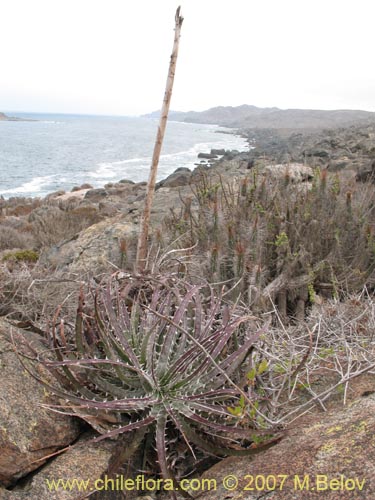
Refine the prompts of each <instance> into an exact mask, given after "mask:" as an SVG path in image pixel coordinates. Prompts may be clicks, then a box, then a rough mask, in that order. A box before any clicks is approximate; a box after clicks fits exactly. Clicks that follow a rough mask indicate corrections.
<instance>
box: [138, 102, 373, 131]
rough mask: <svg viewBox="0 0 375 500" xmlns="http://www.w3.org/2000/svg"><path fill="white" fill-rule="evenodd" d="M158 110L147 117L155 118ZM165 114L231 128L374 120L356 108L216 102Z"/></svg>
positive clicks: (338, 124)
mask: <svg viewBox="0 0 375 500" xmlns="http://www.w3.org/2000/svg"><path fill="white" fill-rule="evenodd" d="M159 116H160V112H159V111H155V112H153V113H150V114H148V115H144V117H147V118H157V117H159ZM169 118H170V119H171V120H175V121H182V122H190V123H209V124H215V125H221V126H226V127H233V128H336V127H346V126H349V125H354V124H359V123H360V124H367V123H375V113H373V112H370V111H360V110H333V111H326V110H315V109H279V108H275V107H273V108H258V107H257V106H251V105H248V104H243V105H242V106H236V107H232V106H218V107H215V108H210V109H207V110H206V111H201V112H198V111H188V112H186V113H185V112H181V111H170V113H169Z"/></svg>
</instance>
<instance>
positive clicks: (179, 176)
mask: <svg viewBox="0 0 375 500" xmlns="http://www.w3.org/2000/svg"><path fill="white" fill-rule="evenodd" d="M190 178H191V170H190V169H189V168H185V167H180V168H178V169H177V170H175V171H174V172H173V174H171V175H169V176H168V177H167V178H166V179H163V180H162V181H160V182H158V183H157V185H156V189H158V188H161V187H171V188H172V187H179V186H187V185H188V184H189V182H190Z"/></svg>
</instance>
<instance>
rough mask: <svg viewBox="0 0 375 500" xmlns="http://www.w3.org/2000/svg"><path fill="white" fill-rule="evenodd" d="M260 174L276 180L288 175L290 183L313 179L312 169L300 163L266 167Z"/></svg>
mask: <svg viewBox="0 0 375 500" xmlns="http://www.w3.org/2000/svg"><path fill="white" fill-rule="evenodd" d="M262 173H263V174H265V175H267V176H269V175H271V176H273V177H277V178H283V177H285V176H287V175H288V176H289V178H290V180H291V181H292V182H307V181H311V180H312V179H313V178H314V171H313V169H312V168H311V167H308V166H306V165H303V164H302V163H290V164H289V165H284V164H280V165H267V166H266V167H265V168H264V170H263V172H262Z"/></svg>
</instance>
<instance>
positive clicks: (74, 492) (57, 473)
mask: <svg viewBox="0 0 375 500" xmlns="http://www.w3.org/2000/svg"><path fill="white" fill-rule="evenodd" d="M93 437H95V436H94V435H92V434H91V433H88V434H87V435H86V436H84V438H82V439H80V440H79V442H78V443H77V444H75V445H74V446H72V447H71V448H70V449H68V450H67V451H66V452H65V453H63V454H61V455H58V456H57V457H55V458H53V459H52V460H50V461H49V462H48V463H47V465H45V466H44V467H43V468H41V469H40V470H39V471H37V472H36V473H34V474H33V475H32V476H31V477H30V478H27V479H26V480H24V481H23V482H22V484H20V485H16V487H15V488H14V489H12V490H11V491H9V490H0V500H24V499H25V500H26V499H27V500H63V499H71V500H73V499H74V500H76V499H78V498H83V496H84V493H85V492H86V494H87V493H90V495H91V494H92V493H93V491H94V490H95V486H94V485H95V481H96V480H98V479H99V480H100V478H101V476H103V475H104V473H105V472H106V471H107V469H108V466H109V463H110V459H111V456H112V452H113V450H114V448H115V444H116V443H115V442H114V441H110V440H105V441H102V442H99V443H93V442H92V438H93ZM103 477H104V476H103ZM75 479H76V480H78V481H82V482H81V483H80V487H81V491H80V490H79V486H77V483H76V482H75V483H71V484H72V489H71V491H70V489H69V488H66V489H65V491H64V488H63V486H62V484H61V482H65V481H74V480H75ZM59 480H60V481H61V482H60V483H58V481H59ZM97 484H98V486H99V488H101V486H102V485H103V484H104V483H102V482H101V481H99V483H97ZM109 484H110V483H109ZM101 493H104V492H101ZM108 493H110V494H111V493H113V495H114V494H115V493H116V492H115V491H114V492H111V491H109V492H108ZM98 498H99V497H98ZM109 498H111V497H109Z"/></svg>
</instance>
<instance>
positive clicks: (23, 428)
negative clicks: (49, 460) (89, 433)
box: [0, 319, 80, 498]
mask: <svg viewBox="0 0 375 500" xmlns="http://www.w3.org/2000/svg"><path fill="white" fill-rule="evenodd" d="M12 335H13V336H14V339H15V342H16V343H17V344H19V343H21V342H22V338H23V335H27V337H28V341H29V342H32V343H33V344H34V345H36V346H38V347H39V348H40V349H42V348H45V346H43V344H42V342H41V337H39V336H38V335H35V334H33V333H31V332H21V331H20V330H17V328H14V327H12V326H11V325H10V324H9V323H8V322H6V321H5V320H3V319H0V366H1V377H0V450H1V453H0V484H2V485H4V486H9V485H11V484H13V483H14V482H16V481H17V480H18V479H20V478H21V477H23V476H25V475H27V474H29V473H30V472H31V471H33V470H35V469H37V468H39V467H40V466H41V465H42V464H43V463H44V462H45V459H44V458H43V457H46V456H48V455H50V454H52V453H54V452H55V451H57V450H59V449H61V448H64V447H65V446H67V445H69V444H70V443H72V442H73V441H74V440H75V439H76V438H77V437H78V435H79V432H80V426H79V423H78V420H77V419H73V418H71V417H68V416H65V415H60V414H57V413H53V412H51V411H50V410H48V409H46V408H43V407H42V406H41V404H42V403H45V404H48V403H51V395H50V394H49V393H48V391H47V390H46V389H45V388H44V387H43V386H42V385H41V384H40V383H38V382H37V381H36V380H35V379H34V378H32V377H31V375H29V373H28V372H27V371H26V370H25V369H24V368H23V367H22V365H21V363H20V361H19V359H18V357H17V354H16V353H15V351H14V348H13V344H12V339H11V337H12ZM0 498H1V497H0Z"/></svg>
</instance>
